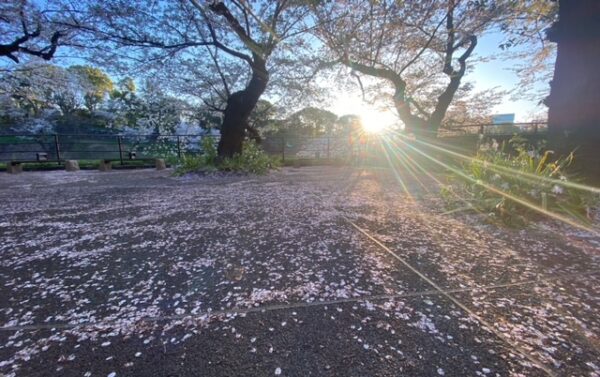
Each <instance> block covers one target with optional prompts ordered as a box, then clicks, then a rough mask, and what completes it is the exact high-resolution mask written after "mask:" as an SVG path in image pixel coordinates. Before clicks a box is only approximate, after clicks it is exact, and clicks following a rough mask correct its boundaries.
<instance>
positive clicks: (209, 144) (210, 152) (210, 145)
mask: <svg viewBox="0 0 600 377" xmlns="http://www.w3.org/2000/svg"><path fill="white" fill-rule="evenodd" d="M202 153H203V156H204V162H205V163H206V164H207V165H213V166H214V165H215V164H216V162H217V147H216V146H215V139H214V138H212V137H203V138H202Z"/></svg>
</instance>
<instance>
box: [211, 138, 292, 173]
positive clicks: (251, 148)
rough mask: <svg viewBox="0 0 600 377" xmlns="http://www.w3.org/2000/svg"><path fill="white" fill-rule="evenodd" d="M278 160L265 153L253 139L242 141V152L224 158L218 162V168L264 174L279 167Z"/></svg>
mask: <svg viewBox="0 0 600 377" xmlns="http://www.w3.org/2000/svg"><path fill="white" fill-rule="evenodd" d="M279 165H280V163H279V160H278V159H276V158H273V157H271V156H269V155H268V154H266V153H265V152H264V151H263V150H262V149H261V148H260V146H258V145H257V144H256V143H255V142H254V141H247V142H245V143H244V147H243V148H242V153H240V154H236V155H235V156H233V157H232V158H226V159H224V160H223V161H222V162H221V163H220V164H219V169H220V170H227V171H236V172H242V173H251V174H265V173H266V172H267V171H269V169H273V168H277V167H279Z"/></svg>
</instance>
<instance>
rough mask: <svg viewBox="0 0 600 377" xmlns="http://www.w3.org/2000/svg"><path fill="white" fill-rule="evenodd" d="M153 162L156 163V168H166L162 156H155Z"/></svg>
mask: <svg viewBox="0 0 600 377" xmlns="http://www.w3.org/2000/svg"><path fill="white" fill-rule="evenodd" d="M154 162H155V164H156V170H165V169H166V168H167V164H166V163H165V160H164V159H162V158H157V159H156V160H155V161H154Z"/></svg>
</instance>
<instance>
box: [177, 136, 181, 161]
mask: <svg viewBox="0 0 600 377" xmlns="http://www.w3.org/2000/svg"><path fill="white" fill-rule="evenodd" d="M177 158H179V159H180V160H181V140H180V138H179V135H177Z"/></svg>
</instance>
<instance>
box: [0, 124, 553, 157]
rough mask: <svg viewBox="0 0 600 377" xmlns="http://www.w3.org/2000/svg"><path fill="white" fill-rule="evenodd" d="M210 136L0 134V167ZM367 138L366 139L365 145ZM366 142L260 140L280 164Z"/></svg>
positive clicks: (190, 145) (532, 129)
mask: <svg viewBox="0 0 600 377" xmlns="http://www.w3.org/2000/svg"><path fill="white" fill-rule="evenodd" d="M546 131H547V125H546V123H545V122H534V123H515V124H503V125H494V124H469V125H460V126H452V127H445V128H442V129H440V130H439V136H440V137H453V136H464V135H498V136H500V135H513V134H528V135H537V134H543V133H545V132H546ZM204 138H213V139H214V143H215V145H216V143H218V138H219V137H218V136H212V135H201V134H193V135H185V134H182V135H156V134H58V135H48V134H10V135H0V162H9V161H21V162H55V163H61V162H62V161H65V160H103V159H104V160H112V161H118V162H120V163H121V164H125V163H126V162H127V161H130V160H140V159H151V158H173V159H180V158H182V157H183V156H184V155H190V154H201V153H203V150H202V140H203V139H204ZM365 139H367V140H365ZM368 143H369V138H368V137H365V136H362V137H356V136H355V137H352V136H349V135H346V136H315V137H304V136H284V137H281V136H277V137H267V138H265V139H264V140H263V141H262V143H261V145H262V148H263V149H264V150H265V151H266V152H267V153H269V154H271V155H276V156H280V157H281V159H282V160H284V161H285V160H303V159H304V160H305V159H317V160H320V159H345V158H351V157H353V156H356V155H357V154H358V153H360V150H361V148H362V149H364V148H365V145H366V144H368Z"/></svg>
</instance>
